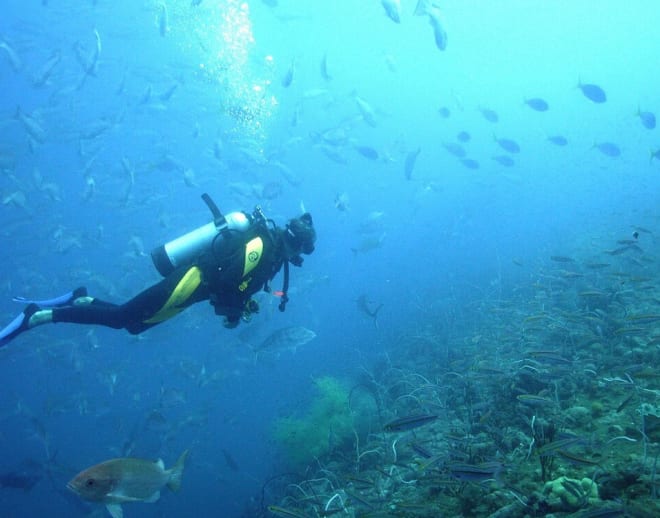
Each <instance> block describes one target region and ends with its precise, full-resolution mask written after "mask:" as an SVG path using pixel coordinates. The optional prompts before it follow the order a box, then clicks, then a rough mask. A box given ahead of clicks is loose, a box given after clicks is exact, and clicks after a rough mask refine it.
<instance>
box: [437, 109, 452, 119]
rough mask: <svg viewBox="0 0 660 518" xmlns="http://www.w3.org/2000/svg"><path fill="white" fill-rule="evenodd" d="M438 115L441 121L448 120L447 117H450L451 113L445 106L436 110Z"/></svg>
mask: <svg viewBox="0 0 660 518" xmlns="http://www.w3.org/2000/svg"><path fill="white" fill-rule="evenodd" d="M438 115H440V117H442V118H443V119H448V118H449V117H451V111H450V110H449V108H447V107H446V106H441V107H440V108H438Z"/></svg>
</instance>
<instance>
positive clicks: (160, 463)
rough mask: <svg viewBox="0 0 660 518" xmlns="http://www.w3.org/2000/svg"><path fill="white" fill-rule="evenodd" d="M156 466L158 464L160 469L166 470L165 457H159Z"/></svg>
mask: <svg viewBox="0 0 660 518" xmlns="http://www.w3.org/2000/svg"><path fill="white" fill-rule="evenodd" d="M156 466H158V467H159V468H160V469H162V470H163V471H165V463H164V462H163V459H158V460H157V461H156Z"/></svg>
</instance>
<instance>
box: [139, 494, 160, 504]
mask: <svg viewBox="0 0 660 518" xmlns="http://www.w3.org/2000/svg"><path fill="white" fill-rule="evenodd" d="M159 498H160V491H156V492H155V493H154V494H153V495H151V496H150V497H149V498H145V499H144V500H143V502H146V503H147V504H153V503H154V502H157V501H158V499H159Z"/></svg>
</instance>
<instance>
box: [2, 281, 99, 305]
mask: <svg viewBox="0 0 660 518" xmlns="http://www.w3.org/2000/svg"><path fill="white" fill-rule="evenodd" d="M86 296H87V288H85V287H84V286H81V287H80V288H76V289H75V290H73V291H69V292H67V293H65V294H64V295H60V296H59V297H53V298H52V299H44V300H30V299H26V298H25V297H14V298H13V299H12V300H13V301H14V302H22V303H23V304H36V305H37V306H39V307H41V308H56V307H60V306H68V305H69V304H71V303H72V302H73V301H74V300H76V299H77V298H78V297H86Z"/></svg>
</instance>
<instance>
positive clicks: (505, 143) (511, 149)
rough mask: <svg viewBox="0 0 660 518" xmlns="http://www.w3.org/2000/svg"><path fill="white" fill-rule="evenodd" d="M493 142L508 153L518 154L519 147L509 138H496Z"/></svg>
mask: <svg viewBox="0 0 660 518" xmlns="http://www.w3.org/2000/svg"><path fill="white" fill-rule="evenodd" d="M495 142H497V143H498V144H499V146H500V147H501V148H502V149H503V150H504V151H506V152H508V153H520V146H519V145H518V143H517V142H516V141H515V140H512V139H510V138H496V139H495Z"/></svg>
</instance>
